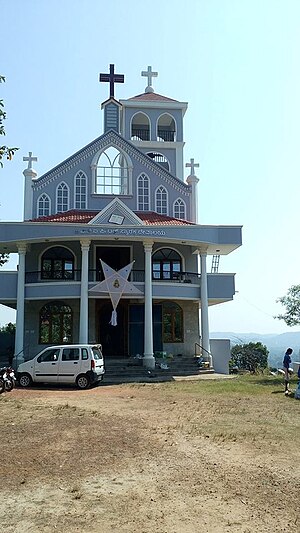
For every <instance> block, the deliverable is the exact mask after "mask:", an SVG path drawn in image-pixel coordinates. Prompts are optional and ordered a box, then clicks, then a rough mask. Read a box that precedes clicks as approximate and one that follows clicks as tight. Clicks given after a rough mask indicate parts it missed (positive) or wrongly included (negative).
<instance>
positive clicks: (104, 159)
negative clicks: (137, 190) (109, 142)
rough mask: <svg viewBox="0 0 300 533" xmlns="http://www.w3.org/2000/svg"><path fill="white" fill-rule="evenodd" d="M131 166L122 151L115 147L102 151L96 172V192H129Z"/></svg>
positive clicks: (119, 193) (121, 193)
mask: <svg viewBox="0 0 300 533" xmlns="http://www.w3.org/2000/svg"><path fill="white" fill-rule="evenodd" d="M129 192H130V191H129V166H128V162H127V160H126V158H125V156H124V154H123V153H122V152H120V151H119V150H117V149H116V148H114V147H112V146H111V147H109V148H107V149H106V150H105V151H104V152H102V153H101V155H100V157H99V159H98V163H97V172H96V194H113V195H123V194H129Z"/></svg>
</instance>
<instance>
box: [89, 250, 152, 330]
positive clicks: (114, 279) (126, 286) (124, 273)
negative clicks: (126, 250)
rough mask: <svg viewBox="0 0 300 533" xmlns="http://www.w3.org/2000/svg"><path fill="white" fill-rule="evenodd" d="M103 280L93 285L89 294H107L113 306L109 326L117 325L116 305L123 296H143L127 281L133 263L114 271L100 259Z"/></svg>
mask: <svg viewBox="0 0 300 533" xmlns="http://www.w3.org/2000/svg"><path fill="white" fill-rule="evenodd" d="M100 262H101V266H102V269H103V273H104V277H105V279H104V280H103V281H101V282H100V283H98V284H97V285H95V286H94V287H93V288H92V289H90V292H102V293H108V294H109V296H110V299H111V303H112V306H113V311H112V315H111V320H110V324H111V325H112V326H116V325H117V311H116V309H117V305H118V303H119V301H120V299H121V297H122V295H123V294H135V295H136V294H143V293H142V291H140V289H137V288H136V287H135V286H134V285H133V283H131V282H130V281H128V276H129V274H130V272H131V270H132V267H133V263H134V261H132V263H129V265H127V266H125V267H123V268H121V269H120V270H118V271H116V270H114V269H113V268H111V267H110V266H108V265H107V264H106V263H104V261H102V259H100Z"/></svg>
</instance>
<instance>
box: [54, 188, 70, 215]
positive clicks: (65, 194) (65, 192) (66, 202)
mask: <svg viewBox="0 0 300 533" xmlns="http://www.w3.org/2000/svg"><path fill="white" fill-rule="evenodd" d="M60 191H62V194H61V198H59V195H60ZM59 204H61V207H62V209H59ZM64 206H65V207H66V209H63V207H64ZM69 209H70V188H69V186H68V185H67V184H66V182H65V181H61V182H60V183H59V184H58V185H57V187H56V213H65V212H66V211H69Z"/></svg>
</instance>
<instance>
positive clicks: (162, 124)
mask: <svg viewBox="0 0 300 533" xmlns="http://www.w3.org/2000/svg"><path fill="white" fill-rule="evenodd" d="M157 140H158V141H160V142H161V141H163V142H174V141H176V123H175V120H174V118H173V117H172V116H171V115H168V114H167V113H164V114H163V115H161V116H160V117H159V119H158V122H157Z"/></svg>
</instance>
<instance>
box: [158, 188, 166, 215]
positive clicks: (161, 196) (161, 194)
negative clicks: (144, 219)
mask: <svg viewBox="0 0 300 533" xmlns="http://www.w3.org/2000/svg"><path fill="white" fill-rule="evenodd" d="M155 211H156V212H157V213H159V214H160V215H167V214H168V193H167V190H166V189H165V187H163V185H161V186H160V187H158V189H156V193H155Z"/></svg>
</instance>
